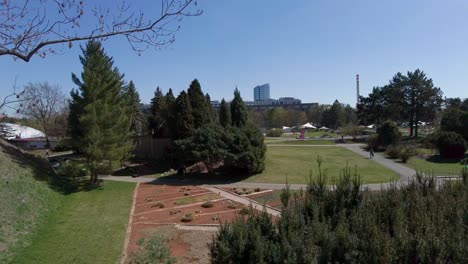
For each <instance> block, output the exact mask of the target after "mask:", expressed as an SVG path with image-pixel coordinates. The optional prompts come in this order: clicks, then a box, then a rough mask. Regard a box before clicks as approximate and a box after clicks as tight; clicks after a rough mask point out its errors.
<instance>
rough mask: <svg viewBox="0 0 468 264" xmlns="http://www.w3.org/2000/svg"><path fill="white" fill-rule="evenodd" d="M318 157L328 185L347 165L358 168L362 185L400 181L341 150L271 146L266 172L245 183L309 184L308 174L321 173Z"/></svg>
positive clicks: (395, 176)
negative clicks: (319, 171)
mask: <svg viewBox="0 0 468 264" xmlns="http://www.w3.org/2000/svg"><path fill="white" fill-rule="evenodd" d="M317 156H321V158H322V160H323V163H322V168H323V169H325V170H326V171H327V174H328V183H330V184H333V179H334V178H338V177H339V175H340V170H341V169H343V168H344V167H345V166H346V164H348V166H349V167H350V168H351V169H354V168H355V167H357V169H358V172H359V175H360V177H361V180H362V183H381V182H390V181H395V180H398V178H399V177H398V175H397V174H396V173H395V172H393V171H391V170H389V169H387V168H385V167H382V166H381V165H379V164H377V163H375V162H374V161H372V160H370V159H368V158H365V157H362V156H359V155H357V154H355V153H354V152H352V151H349V150H347V149H344V148H342V147H299V146H297V147H296V146H290V147H289V146H288V147H273V146H270V147H268V150H267V156H266V166H265V170H264V171H263V172H262V173H260V174H256V175H253V176H251V177H249V178H247V179H246V180H245V181H246V182H262V183H286V180H287V181H288V182H289V183H297V184H306V183H307V181H308V179H309V174H310V172H311V171H312V176H313V177H314V176H316V175H317V172H318V166H317V162H316V160H317Z"/></svg>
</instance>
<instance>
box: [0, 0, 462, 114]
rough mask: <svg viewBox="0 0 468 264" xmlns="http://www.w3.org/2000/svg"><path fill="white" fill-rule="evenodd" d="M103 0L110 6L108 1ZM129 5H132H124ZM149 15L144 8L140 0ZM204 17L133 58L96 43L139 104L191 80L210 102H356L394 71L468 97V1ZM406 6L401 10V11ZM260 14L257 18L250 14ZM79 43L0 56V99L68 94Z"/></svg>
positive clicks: (222, 8) (267, 9)
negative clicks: (27, 87)
mask: <svg viewBox="0 0 468 264" xmlns="http://www.w3.org/2000/svg"><path fill="white" fill-rule="evenodd" d="M102 3H104V4H107V5H111V4H112V3H113V2H112V1H103V2H102ZM132 4H133V3H132ZM135 4H138V5H140V4H141V6H142V8H143V9H145V10H151V9H150V8H151V5H152V4H154V3H153V2H152V1H141V2H140V1H139V2H138V3H137V2H135ZM198 7H199V8H201V9H202V10H203V11H204V13H203V15H202V16H200V17H189V18H186V19H184V20H183V21H182V22H181V23H180V26H181V29H180V31H179V32H178V33H177V34H176V41H175V43H174V44H173V45H171V46H169V47H168V48H165V49H162V50H155V49H149V50H147V51H145V52H143V53H142V54H141V56H138V54H136V53H134V52H133V51H132V50H131V47H129V45H128V43H127V42H126V40H125V39H124V38H112V39H109V40H108V41H106V42H104V48H105V50H106V52H107V53H108V54H109V55H110V56H112V57H113V59H114V62H115V66H117V67H118V68H119V70H120V72H121V73H124V74H125V80H126V81H130V80H133V81H134V83H135V86H136V88H137V90H138V92H139V94H140V97H141V100H142V102H143V103H148V102H150V100H151V98H152V97H153V95H154V91H155V89H156V87H158V86H159V87H161V89H162V90H163V91H164V92H167V90H168V89H169V88H172V89H173V91H174V95H175V96H177V95H178V94H179V93H180V91H182V90H183V89H187V88H188V86H189V84H190V82H191V81H192V80H193V79H195V78H196V79H198V80H199V81H200V83H201V86H202V89H203V91H204V92H205V93H209V94H210V96H211V98H213V99H216V100H221V99H222V98H225V99H226V100H231V99H232V97H233V91H234V89H235V88H236V86H237V87H238V89H239V90H240V92H241V95H242V97H243V98H244V100H253V99H254V98H253V94H252V88H253V87H255V86H257V85H259V84H264V83H269V84H270V86H271V91H270V97H271V98H279V97H285V96H287V97H295V98H299V99H301V100H302V101H303V102H318V103H321V104H331V103H333V101H334V100H335V99H338V100H339V101H340V102H342V103H345V104H350V105H353V106H354V105H355V103H356V79H355V77H356V74H359V76H360V94H361V95H367V94H368V93H369V92H371V90H372V87H374V86H383V85H385V84H388V82H389V80H390V79H391V78H392V76H393V75H394V74H396V73H397V72H407V71H413V70H415V69H417V68H419V69H421V70H423V71H424V72H425V73H426V75H427V76H428V77H429V78H432V79H433V81H434V84H435V86H437V87H440V88H441V89H442V91H443V92H444V96H446V97H462V98H466V97H468V88H467V87H468V75H467V74H466V72H468V64H467V63H466V62H467V61H468V49H466V43H467V42H468V29H467V28H466V25H468V16H466V10H468V1H464V0H453V1H449V2H445V1H435V0H434V1H423V0H415V1H404V0H395V1H389V2H381V1H372V0H362V1H357V2H356V1H355V2H349V1H344V2H340V3H337V2H334V1H325V0H322V1H307V0H298V1H294V2H277V1H267V0H258V1H246V0H239V1H227V0H220V1H199V2H198ZM403 7H404V8H403ZM259 13H261V14H268V15H261V16H259V15H258V14H259ZM80 45H84V43H75V45H73V47H72V48H68V46H67V45H65V46H64V47H63V50H62V54H57V55H50V56H47V57H46V58H45V59H41V58H39V57H34V58H33V59H32V60H31V61H30V62H28V63H25V62H22V61H13V60H12V59H11V58H10V57H7V56H1V57H0V68H1V69H2V70H1V71H0V79H1V80H2V83H1V85H2V86H1V87H2V88H1V89H0V99H1V98H3V97H4V96H5V95H7V94H8V93H9V92H11V90H12V86H13V84H14V82H15V77H17V79H18V81H17V85H18V86H22V85H24V84H26V83H28V82H41V81H48V82H49V83H52V84H58V85H60V86H61V87H62V89H63V90H64V92H65V93H67V94H69V92H70V90H71V89H72V88H76V85H74V84H73V82H72V80H71V73H75V74H78V75H79V74H80V73H81V71H82V65H81V64H80V61H79V58H78V57H79V55H80V54H81V50H80V49H79V46H80Z"/></svg>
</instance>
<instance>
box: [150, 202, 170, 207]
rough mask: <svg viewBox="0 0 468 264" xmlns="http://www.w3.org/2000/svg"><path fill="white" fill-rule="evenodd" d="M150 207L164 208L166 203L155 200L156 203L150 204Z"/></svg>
mask: <svg viewBox="0 0 468 264" xmlns="http://www.w3.org/2000/svg"><path fill="white" fill-rule="evenodd" d="M151 207H152V208H154V207H157V208H164V207H166V204H164V203H161V202H157V203H155V204H153V205H151Z"/></svg>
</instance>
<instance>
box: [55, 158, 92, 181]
mask: <svg viewBox="0 0 468 264" xmlns="http://www.w3.org/2000/svg"><path fill="white" fill-rule="evenodd" d="M57 173H58V174H59V175H62V176H65V177H71V178H76V177H82V176H86V175H88V169H87V167H86V165H85V164H82V163H77V162H73V161H66V162H64V163H62V165H60V167H59V169H58V170H57Z"/></svg>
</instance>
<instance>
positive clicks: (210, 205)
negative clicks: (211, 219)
mask: <svg viewBox="0 0 468 264" xmlns="http://www.w3.org/2000/svg"><path fill="white" fill-rule="evenodd" d="M213 206H214V203H213V202H212V201H206V202H204V203H202V205H201V207H203V208H211V207H213Z"/></svg>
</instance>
